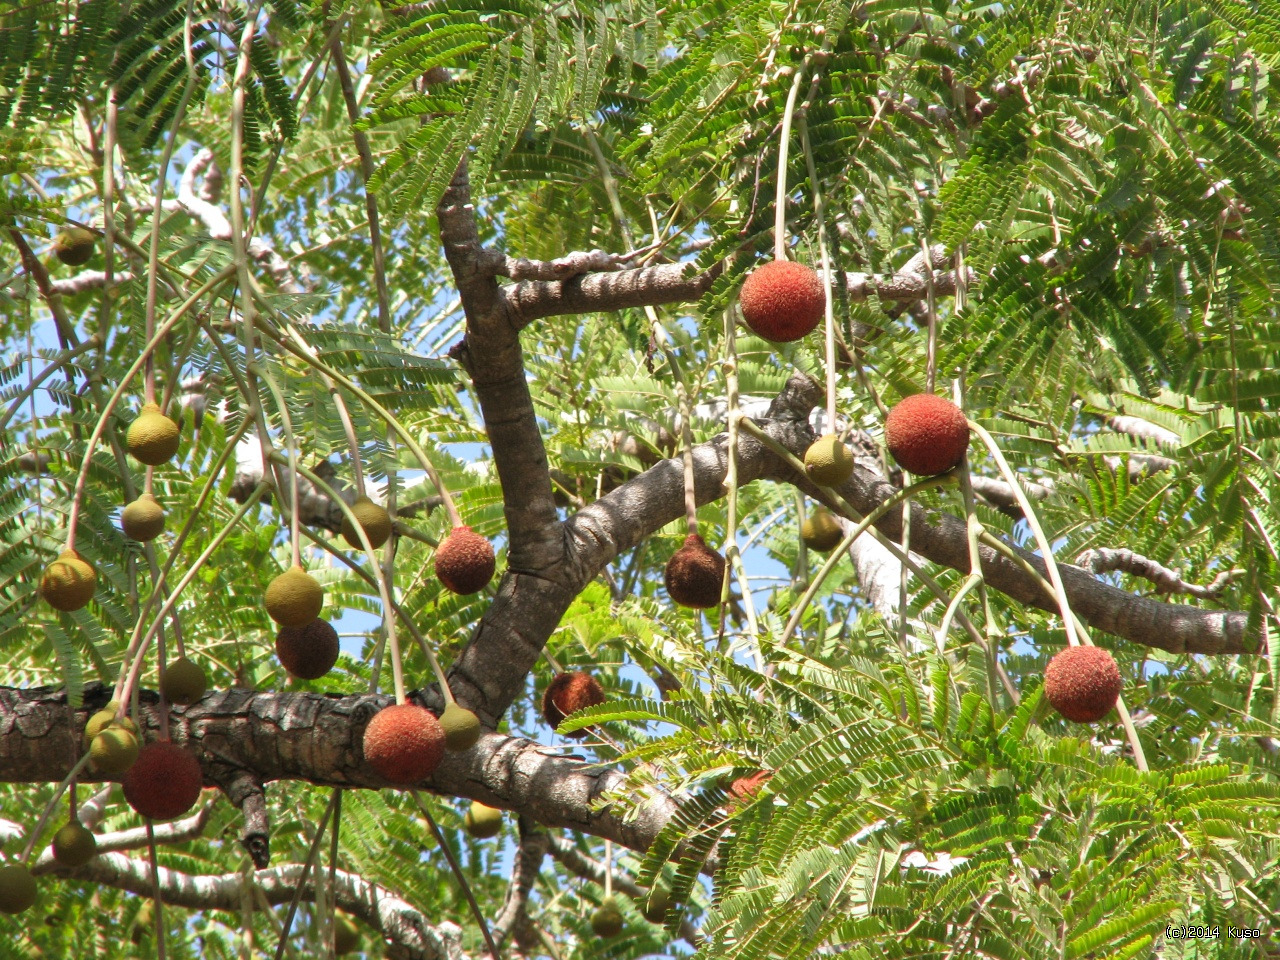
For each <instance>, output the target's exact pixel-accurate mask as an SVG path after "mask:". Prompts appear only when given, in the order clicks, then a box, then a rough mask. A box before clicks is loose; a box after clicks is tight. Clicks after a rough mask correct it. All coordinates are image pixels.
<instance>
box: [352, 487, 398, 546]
mask: <svg viewBox="0 0 1280 960" xmlns="http://www.w3.org/2000/svg"><path fill="white" fill-rule="evenodd" d="M351 512H352V513H354V514H355V515H356V519H357V520H358V521H360V526H361V527H362V528H363V529H364V535H365V536H366V537H368V538H369V543H370V544H371V545H372V546H373V548H374V549H375V550H376V549H378V547H380V546H382V545H383V544H384V543H386V542H387V540H388V539H389V538H390V536H391V514H389V513H387V511H386V510H384V509H383V508H382V507H380V506H378V505H377V504H376V503H374V502H373V501H372V500H370V499H369V498H368V497H356V499H355V502H354V503H353V504H351ZM342 539H344V540H346V541H347V543H348V544H350V545H351V547H352V549H354V550H361V549H363V548H364V544H362V543H361V542H360V534H359V533H357V532H356V528H355V525H354V524H353V523H352V522H351V518H350V517H348V516H347V515H346V514H345V513H344V514H343V515H342Z"/></svg>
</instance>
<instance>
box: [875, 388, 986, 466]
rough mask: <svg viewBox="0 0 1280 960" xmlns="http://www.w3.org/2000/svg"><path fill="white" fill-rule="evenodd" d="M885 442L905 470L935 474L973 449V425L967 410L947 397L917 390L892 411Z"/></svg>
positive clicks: (953, 464)
mask: <svg viewBox="0 0 1280 960" xmlns="http://www.w3.org/2000/svg"><path fill="white" fill-rule="evenodd" d="M884 442H885V446H887V447H888V448H889V452H890V453H891V454H893V459H894V460H896V461H897V463H898V466H900V467H902V469H903V470H906V471H908V472H910V473H914V474H915V475H916V476H919V477H932V476H936V475H937V474H939V473H946V472H947V471H948V470H950V469H952V468H953V467H956V466H958V465H959V464H960V461H961V460H963V459H964V455H965V452H966V451H967V450H968V449H969V424H968V421H966V420H965V417H964V413H963V411H961V409H960V408H959V407H957V406H956V405H955V404H954V403H952V402H951V401H950V400H948V399H946V398H945V397H937V396H934V395H933V394H932V393H916V394H913V395H912V396H909V397H904V398H903V399H902V400H901V401H899V403H898V404H897V406H895V407H894V408H893V409H892V410H890V411H889V416H887V417H886V418H885V421H884Z"/></svg>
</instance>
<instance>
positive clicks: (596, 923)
mask: <svg viewBox="0 0 1280 960" xmlns="http://www.w3.org/2000/svg"><path fill="white" fill-rule="evenodd" d="M591 929H592V930H593V931H595V935H596V936H597V937H605V938H608V937H616V936H617V935H618V934H620V933H621V932H622V911H621V910H620V909H618V901H617V900H615V899H614V898H613V897H605V898H604V900H603V901H602V902H601V904H600V906H598V907H597V908H596V910H595V912H594V913H593V914H591Z"/></svg>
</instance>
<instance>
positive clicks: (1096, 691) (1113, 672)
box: [1044, 647, 1124, 723]
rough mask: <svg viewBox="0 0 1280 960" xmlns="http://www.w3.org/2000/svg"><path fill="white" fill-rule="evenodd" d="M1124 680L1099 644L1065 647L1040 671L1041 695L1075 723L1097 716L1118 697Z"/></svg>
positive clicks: (1105, 711)
mask: <svg viewBox="0 0 1280 960" xmlns="http://www.w3.org/2000/svg"><path fill="white" fill-rule="evenodd" d="M1123 687H1124V682H1123V680H1121V678H1120V668H1119V667H1118V666H1117V665H1116V661H1115V658H1114V657H1113V656H1111V654H1110V653H1109V652H1107V651H1106V650H1103V649H1101V648H1100V647H1067V648H1066V649H1065V650H1062V651H1060V652H1059V653H1057V654H1055V655H1054V657H1053V659H1052V660H1050V661H1049V666H1048V667H1047V668H1045V671H1044V695H1045V698H1046V699H1047V700H1048V701H1049V703H1050V704H1051V705H1052V706H1053V708H1054V709H1055V710H1057V711H1058V713H1060V714H1062V715H1063V716H1064V717H1066V718H1067V719H1068V720H1074V721H1075V722H1076V723H1095V722H1097V721H1098V720H1101V719H1102V718H1103V717H1105V716H1106V715H1107V714H1108V713H1110V712H1111V708H1112V707H1114V706H1115V705H1116V701H1117V700H1118V699H1119V698H1120V691H1121V690H1122V689H1123Z"/></svg>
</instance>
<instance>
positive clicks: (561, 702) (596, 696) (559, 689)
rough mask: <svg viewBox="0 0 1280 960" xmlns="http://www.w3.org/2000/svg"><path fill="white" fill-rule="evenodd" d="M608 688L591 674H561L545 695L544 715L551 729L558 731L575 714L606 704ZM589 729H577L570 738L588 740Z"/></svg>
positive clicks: (578, 671) (579, 671)
mask: <svg viewBox="0 0 1280 960" xmlns="http://www.w3.org/2000/svg"><path fill="white" fill-rule="evenodd" d="M604 700H605V697H604V688H603V687H601V686H600V681H599V680H597V679H596V678H595V677H593V676H591V674H589V673H584V672H583V671H581V670H575V671H574V672H572V673H558V674H556V675H555V677H554V678H553V679H552V681H551V682H550V683H549V684H547V689H546V692H545V693H543V694H542V716H543V717H544V718H546V721H547V723H548V724H549V725H550V726H551V729H553V730H558V729H559V728H560V723H561V722H562V721H563V720H564V718H565V717H567V716H568V715H569V714H571V713H577V712H578V711H579V710H585V709H586V708H587V707H594V706H598V705H599V704H602V703H604ZM587 732H588V729H583V730H574V731H573V732H572V733H566V734H565V736H566V737H573V738H574V739H575V740H576V739H580V738H582V737H585V736H586V735H587Z"/></svg>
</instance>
